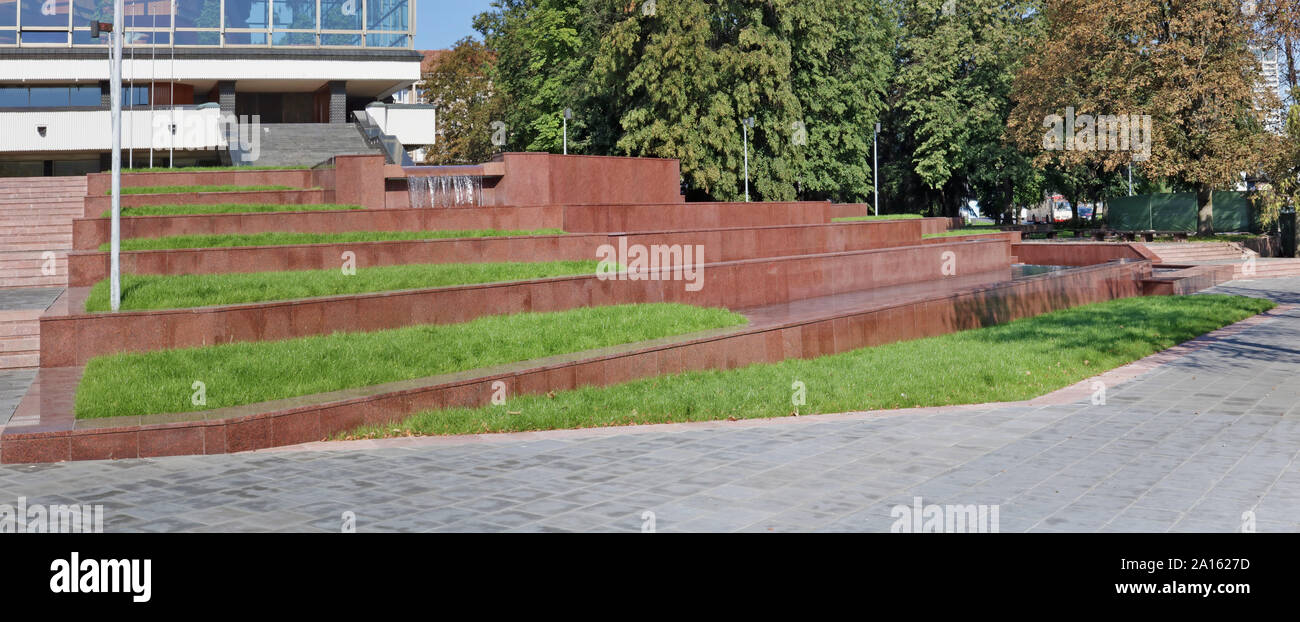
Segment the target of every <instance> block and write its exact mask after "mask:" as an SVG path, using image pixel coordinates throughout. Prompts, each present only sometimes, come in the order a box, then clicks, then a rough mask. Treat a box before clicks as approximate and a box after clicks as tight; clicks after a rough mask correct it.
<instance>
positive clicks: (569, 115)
mask: <svg viewBox="0 0 1300 622" xmlns="http://www.w3.org/2000/svg"><path fill="white" fill-rule="evenodd" d="M572 118H573V109H572V108H565V109H564V155H569V120H570V119H572Z"/></svg>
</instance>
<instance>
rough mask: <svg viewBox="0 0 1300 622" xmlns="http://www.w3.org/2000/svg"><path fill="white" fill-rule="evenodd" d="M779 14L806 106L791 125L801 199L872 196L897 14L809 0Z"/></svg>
mask: <svg viewBox="0 0 1300 622" xmlns="http://www.w3.org/2000/svg"><path fill="white" fill-rule="evenodd" d="M778 16H779V18H780V20H781V22H780V34H781V36H783V37H785V38H786V39H788V40H789V41H790V45H791V67H790V80H791V88H792V90H793V91H794V95H795V97H797V98H798V100H799V107H800V109H801V111H802V116H801V117H800V119H799V120H797V121H795V124H792V125H791V127H789V128H787V134H788V136H789V142H790V143H791V144H792V145H794V147H795V151H797V152H799V154H800V155H801V156H802V169H801V170H800V171H799V172H798V173H797V185H798V189H799V193H798V194H799V197H800V198H802V199H811V200H820V199H829V200H832V201H836V202H841V203H855V202H862V201H867V200H868V199H869V198H871V195H872V134H873V132H874V130H875V125H876V123H877V122H878V121H879V120H880V117H881V114H882V112H883V111H884V109H885V106H886V97H887V96H888V92H889V85H890V81H891V80H892V78H893V42H894V38H895V33H894V31H895V29H896V22H895V20H894V14H893V12H892V11H891V10H890V9H889V7H888V6H887V5H886V4H885V3H883V2H880V1H879V0H803V1H800V2H792V3H788V4H786V5H782V7H781V9H780V10H779V11H778Z"/></svg>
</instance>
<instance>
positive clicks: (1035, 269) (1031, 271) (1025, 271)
mask: <svg viewBox="0 0 1300 622" xmlns="http://www.w3.org/2000/svg"><path fill="white" fill-rule="evenodd" d="M1072 267H1073V266H1034V265H1030V264H1023V263H1018V264H1016V265H1014V266H1011V278H1012V279H1013V280H1020V279H1027V278H1029V277H1031V276H1038V275H1040V274H1050V273H1052V272H1060V271H1062V270H1069V269H1070V268H1072Z"/></svg>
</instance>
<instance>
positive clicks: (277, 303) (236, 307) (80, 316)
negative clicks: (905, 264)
mask: <svg viewBox="0 0 1300 622" xmlns="http://www.w3.org/2000/svg"><path fill="white" fill-rule="evenodd" d="M1002 243H1007V240H1005V239H1001V238H995V239H988V240H958V241H954V242H950V243H947V244H916V245H912V246H894V247H889V248H873V249H865V250H855V251H836V252H831V253H816V254H807V255H783V256H779V257H758V258H753V259H736V260H731V261H719V262H712V263H705V264H701V265H700V266H699V267H700V268H701V269H705V270H706V269H709V268H713V269H717V268H721V267H728V266H734V265H744V264H758V263H770V262H776V261H799V260H807V259H829V258H835V257H848V256H857V255H868V254H876V253H889V252H899V251H903V250H908V249H927V250H928V249H929V248H933V247H938V246H945V247H952V246H980V245H994V244H1002ZM1115 261H1144V260H1132V259H1125V260H1115ZM1097 265H1105V264H1097ZM1082 267H1091V266H1082ZM672 270H673V268H671V267H670V268H661V269H660V272H661V273H662V272H671V271H672ZM290 272H291V271H290ZM625 273H626V270H625V271H624V272H620V273H619V274H625ZM649 273H650V271H648V270H647V271H646V273H645V274H649ZM598 278H599V276H598V275H596V274H570V275H562V276H553V277H546V278H541V279H528V280H523V281H496V282H491V283H470V284H463V285H448V286H445V287H431V288H416V289H398V290H387V291H380V292H363V293H357V294H338V295H332V296H317V297H313V298H293V299H287V300H268V301H264V302H246V303H237V304H230V305H210V306H205V307H186V308H181V309H144V310H136V311H122V312H118V313H110V312H97V313H87V312H85V311H84V310H83V311H81V312H79V313H72V312H69V313H66V314H62V313H61V314H57V315H56V314H51V313H49V312H48V311H47V312H46V315H43V316H41V321H42V322H47V321H55V322H56V321H70V320H94V319H101V318H127V317H140V316H150V315H174V314H200V313H217V312H223V311H248V310H257V309H271V308H275V307H281V306H293V305H300V304H307V303H331V302H346V301H349V300H366V299H372V298H386V297H389V296H407V295H421V294H428V293H434V292H444V291H458V290H475V289H482V290H490V289H496V288H501V287H516V286H520V285H534V284H545V283H555V282H562V281H576V280H586V279H598ZM637 280H653V279H637ZM74 289H76V290H87V291H89V289H90V287H69V288H68V289H67V291H65V292H64V293H63V294H61V295H60V296H59V298H63V297H64V296H69V300H71V297H70V292H72V290H74ZM55 302H56V303H57V302H58V301H57V300H56V301H55ZM82 304H83V305H84V300H83V302H82ZM53 306H54V305H53V304H51V307H53Z"/></svg>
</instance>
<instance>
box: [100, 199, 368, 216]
mask: <svg viewBox="0 0 1300 622" xmlns="http://www.w3.org/2000/svg"><path fill="white" fill-rule="evenodd" d="M359 209H361V206H360V205H333V204H329V203H308V204H306V205H284V204H282V203H216V204H213V205H141V206H139V207H123V208H122V217H124V218H125V217H127V216H171V215H174V214H251V213H255V212H333V211H344V210H349V211H350V210H359ZM112 215H113V210H112V209H106V210H104V213H103V214H100V215H99V216H100V218H109V217H111V216H112Z"/></svg>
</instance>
